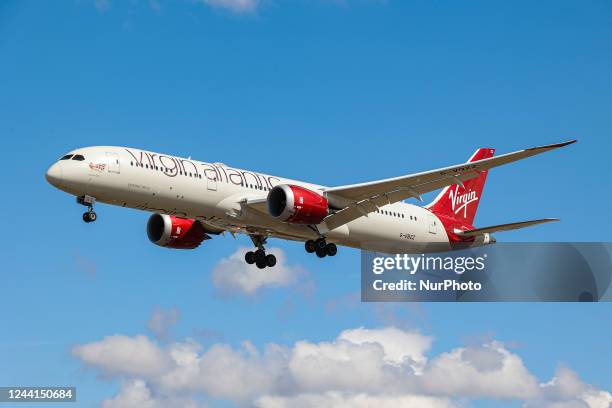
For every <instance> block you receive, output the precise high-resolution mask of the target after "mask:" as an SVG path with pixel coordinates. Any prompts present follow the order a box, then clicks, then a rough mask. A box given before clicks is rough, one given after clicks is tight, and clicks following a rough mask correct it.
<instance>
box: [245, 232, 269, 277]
mask: <svg viewBox="0 0 612 408" xmlns="http://www.w3.org/2000/svg"><path fill="white" fill-rule="evenodd" d="M250 237H251V240H252V241H253V244H254V245H255V246H256V247H257V250H256V251H249V252H247V253H246V254H244V260H245V261H246V263H248V264H249V265H252V264H255V265H257V267H258V268H259V269H263V268H265V267H266V266H268V267H270V268H272V267H273V266H274V265H276V257H275V256H274V255H272V254H266V248H264V244H265V243H266V238H265V237H262V236H261V235H251V236H250Z"/></svg>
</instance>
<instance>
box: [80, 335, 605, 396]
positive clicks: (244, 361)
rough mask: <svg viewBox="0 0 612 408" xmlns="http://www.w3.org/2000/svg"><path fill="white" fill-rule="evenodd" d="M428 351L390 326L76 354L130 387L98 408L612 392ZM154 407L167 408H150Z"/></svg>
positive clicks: (130, 342)
mask: <svg viewBox="0 0 612 408" xmlns="http://www.w3.org/2000/svg"><path fill="white" fill-rule="evenodd" d="M431 343H432V339H431V337H429V336H425V335H423V334H420V333H419V332H417V331H410V330H401V329H398V328H395V327H386V328H380V329H366V328H356V329H351V330H345V331H343V332H341V333H340V334H339V335H338V336H337V337H336V338H335V339H332V340H329V341H319V342H312V341H309V340H301V341H297V342H295V343H294V344H293V345H291V346H285V345H279V344H274V343H271V344H268V345H266V346H264V347H262V348H257V347H255V346H253V345H252V344H251V343H250V342H248V341H247V342H244V343H243V344H242V345H241V346H239V347H232V346H230V345H228V344H224V343H217V344H214V345H212V346H210V347H209V348H207V349H205V348H203V347H202V346H201V345H200V344H199V343H197V342H196V341H194V340H191V339H187V340H185V341H183V342H178V343H173V344H169V345H166V346H160V345H158V344H157V343H155V342H152V341H150V340H148V339H147V338H145V337H143V336H136V337H133V338H130V337H126V336H110V337H106V338H104V339H103V340H101V341H98V342H94V343H90V344H86V345H82V346H77V347H75V348H74V350H73V354H74V355H75V356H76V357H78V358H79V359H81V360H82V361H83V362H84V363H85V364H87V365H88V366H91V367H94V368H97V369H99V370H100V371H101V372H102V373H104V374H106V375H116V376H118V377H120V378H123V379H124V380H125V381H126V382H125V383H124V385H123V387H122V389H121V391H120V392H119V394H118V395H117V396H116V397H115V398H113V399H110V400H107V401H105V404H108V405H105V406H104V408H116V407H130V406H131V405H129V404H130V401H141V403H140V404H137V405H138V406H145V407H152V408H157V406H172V404H173V403H174V402H173V401H178V399H177V398H180V399H185V398H187V399H188V400H185V401H186V403H191V402H193V401H195V400H197V399H198V398H201V397H213V398H217V399H220V400H227V401H231V402H234V403H237V404H239V405H255V406H257V407H259V408H277V407H278V408H281V407H298V408H299V407H308V406H320V407H355V406H356V407H362V406H363V407H366V406H377V407H379V408H384V407H392V406H393V407H394V406H406V407H411V406H414V407H426V408H427V407H429V408H451V407H456V406H461V405H462V404H461V403H460V402H459V401H461V402H463V401H465V400H477V399H480V398H489V399H497V400H502V399H515V400H521V401H523V403H524V407H526V408H532V407H547V408H568V407H587V408H608V407H609V405H610V402H611V401H612V395H610V393H609V392H607V391H604V390H600V389H597V388H595V387H593V386H591V385H588V384H585V383H584V382H583V381H582V380H580V378H579V377H578V375H577V374H576V373H574V372H573V371H571V370H569V369H567V368H564V367H561V368H559V369H558V370H557V372H556V373H555V376H554V377H553V379H551V380H550V381H548V382H546V383H542V384H539V383H538V381H537V379H536V378H535V376H534V375H533V374H532V373H530V372H529V371H528V370H527V368H526V367H525V365H524V363H523V361H522V359H521V358H520V357H519V356H518V355H516V354H514V353H512V352H510V351H509V350H508V349H507V348H506V347H504V345H503V344H502V343H499V342H496V341H490V342H487V343H485V344H482V345H479V346H470V347H458V348H454V349H452V350H449V351H447V352H443V353H440V354H438V355H435V356H432V357H430V358H428V357H427V354H428V352H429V350H430V347H431ZM160 399H161V400H163V401H164V402H165V404H166V405H156V404H163V403H161V402H160ZM112 404H115V405H112ZM120 404H124V405H120ZM147 404H148V405H147ZM179 405H180V404H179ZM181 406H186V405H181Z"/></svg>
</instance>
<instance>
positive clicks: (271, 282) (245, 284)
mask: <svg viewBox="0 0 612 408" xmlns="http://www.w3.org/2000/svg"><path fill="white" fill-rule="evenodd" d="M250 250H251V249H249V248H245V247H242V248H238V250H236V252H234V253H233V254H232V255H230V256H229V257H227V258H223V259H221V260H220V261H219V262H218V263H217V264H216V265H215V267H214V268H213V271H212V279H213V284H214V286H215V287H216V288H217V289H220V290H221V291H223V292H225V293H239V294H246V295H254V294H255V293H256V292H257V291H258V290H260V289H263V288H274V287H287V286H290V285H292V284H294V283H296V282H297V281H298V280H299V279H301V278H303V277H304V276H305V274H306V273H305V271H304V270H303V269H302V268H301V267H299V266H290V265H288V264H287V260H286V259H287V258H286V257H285V253H284V252H283V250H282V249H280V248H270V249H269V250H268V253H273V254H274V255H275V256H276V266H274V267H273V268H265V269H259V268H258V267H257V266H256V265H249V264H247V263H246V262H245V261H244V254H245V253H246V252H247V251H250Z"/></svg>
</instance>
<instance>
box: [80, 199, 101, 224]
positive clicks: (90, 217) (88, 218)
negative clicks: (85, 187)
mask: <svg viewBox="0 0 612 408" xmlns="http://www.w3.org/2000/svg"><path fill="white" fill-rule="evenodd" d="M77 203H79V204H81V205H84V206H86V207H87V211H86V212H84V213H83V221H85V222H87V223H90V222H94V221H95V220H97V219H98V215H97V214H96V213H95V212H94V210H93V206H94V204H95V203H96V199H95V198H94V197H92V196H88V195H84V196H81V197H77Z"/></svg>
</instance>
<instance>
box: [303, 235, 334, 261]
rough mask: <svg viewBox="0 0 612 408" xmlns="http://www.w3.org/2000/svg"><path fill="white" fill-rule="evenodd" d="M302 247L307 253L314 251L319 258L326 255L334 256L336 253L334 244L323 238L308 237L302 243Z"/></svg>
mask: <svg viewBox="0 0 612 408" xmlns="http://www.w3.org/2000/svg"><path fill="white" fill-rule="evenodd" d="M304 248H305V249H306V252H308V253H309V254H311V253H313V252H314V253H316V254H317V256H318V257H319V258H325V257H326V256H328V255H329V256H334V255H336V254H337V253H338V247H337V246H336V244H333V243H327V241H326V240H325V238H319V239H317V240H316V241H313V240H311V239H309V240H308V241H306V243H305V244H304Z"/></svg>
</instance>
